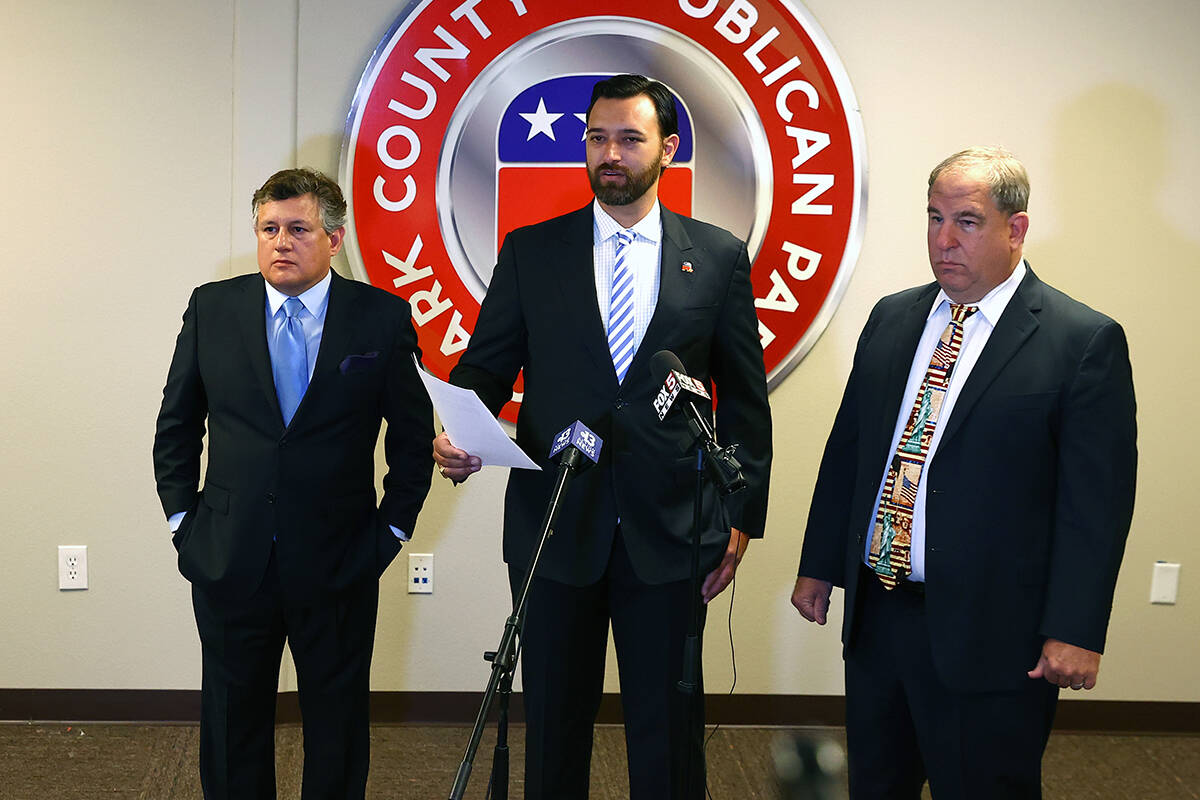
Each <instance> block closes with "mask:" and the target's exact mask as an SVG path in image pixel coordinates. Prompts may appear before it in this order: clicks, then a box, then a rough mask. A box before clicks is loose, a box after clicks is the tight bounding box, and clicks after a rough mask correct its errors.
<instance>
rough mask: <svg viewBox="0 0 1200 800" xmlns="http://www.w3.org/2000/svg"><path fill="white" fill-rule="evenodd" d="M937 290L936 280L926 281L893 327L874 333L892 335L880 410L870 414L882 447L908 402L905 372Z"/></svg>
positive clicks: (909, 402)
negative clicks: (930, 282)
mask: <svg viewBox="0 0 1200 800" xmlns="http://www.w3.org/2000/svg"><path fill="white" fill-rule="evenodd" d="M937 291H938V286H937V284H936V283H935V284H930V286H929V287H928V289H927V291H924V292H921V293H920V294H918V295H917V299H916V300H914V301H913V303H912V305H910V306H909V307H908V308H907V309H905V310H904V312H903V314H902V316H901V318H900V321H899V324H898V325H897V326H896V329H895V330H893V331H880V332H879V333H878V334H877V335H882V336H890V337H892V347H891V354H890V356H889V357H888V360H887V367H886V378H885V380H884V383H883V386H884V391H883V393H882V396H881V398H880V401H881V403H882V406H881V408H882V411H881V413H879V414H875V415H873V416H874V418H875V419H877V420H878V425H879V430H878V436H879V437H880V438H881V439H882V441H883V442H884V447H887V445H888V444H890V443H891V441H892V435H893V434H894V433H895V430H896V419H897V417H898V416H899V415H900V407H901V404H908V405H911V404H912V401H913V398H911V397H905V396H904V390H905V389H906V388H907V387H908V374H909V372H910V370H911V369H912V362H913V358H914V356H915V355H916V352H917V345H918V344H919V343H920V341H921V334H922V333H923V332H924V331H925V323H926V322H928V320H929V310H930V306H931V305H932V303H933V297H934V295H936V294H937Z"/></svg>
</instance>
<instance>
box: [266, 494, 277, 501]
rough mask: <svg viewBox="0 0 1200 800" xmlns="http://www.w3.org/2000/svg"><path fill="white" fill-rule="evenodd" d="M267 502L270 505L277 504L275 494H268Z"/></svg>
mask: <svg viewBox="0 0 1200 800" xmlns="http://www.w3.org/2000/svg"><path fill="white" fill-rule="evenodd" d="M267 502H268V503H274V502H275V493H274V492H267Z"/></svg>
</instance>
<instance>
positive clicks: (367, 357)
mask: <svg viewBox="0 0 1200 800" xmlns="http://www.w3.org/2000/svg"><path fill="white" fill-rule="evenodd" d="M378 357H379V352H378V351H377V350H372V351H371V352H369V353H363V354H362V355H361V356H346V357H345V358H343V359H342V363H341V364H338V372H340V373H342V374H343V375H349V374H350V373H351V372H361V371H362V370H364V369H370V368H371V367H372V366H373V365H374V364H375V359H376V358H378Z"/></svg>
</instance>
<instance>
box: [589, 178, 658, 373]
mask: <svg viewBox="0 0 1200 800" xmlns="http://www.w3.org/2000/svg"><path fill="white" fill-rule="evenodd" d="M622 230H625V228H624V227H623V226H622V225H621V223H619V222H617V221H616V220H615V219H613V218H612V217H610V216H609V215H608V212H607V211H605V210H604V209H603V208H602V207H601V206H600V201H599V200H594V201H592V265H593V267H594V268H595V272H596V302H597V304H598V305H599V306H600V321H601V322H602V323H603V325H604V329H605V330H608V312H609V305H610V304H611V302H612V280H613V269H614V267H616V264H617V234H618V233H620V232H621V231H622ZM628 230H629V232H630V233H632V234H633V242H632V243H631V244H630V245H629V249H628V252H627V253H626V254H625V262H626V264H628V265H629V267H630V269H631V270H632V272H633V352H634V353H637V350H638V348H639V347H641V345H642V338H643V337H644V336H645V335H646V328H648V327H650V318H651V317H653V316H654V308H655V306H656V305H658V286H659V264H660V263H661V262H662V213H661V211H660V210H659V205H658V200H657V199H655V201H654V205H653V206H651V207H650V212H649V213H648V214H646V216H644V217H642V218H641V219H640V220H638V222H637V223H636V224H635V225H634V226H633V227H632V228H629V229H628Z"/></svg>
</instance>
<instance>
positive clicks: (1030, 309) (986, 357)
mask: <svg viewBox="0 0 1200 800" xmlns="http://www.w3.org/2000/svg"><path fill="white" fill-rule="evenodd" d="M1027 269H1028V270H1029V271H1028V274H1027V275H1026V276H1025V278H1024V280H1022V281H1021V285H1020V286H1018V287H1017V291H1016V294H1014V295H1013V297H1012V299H1011V300H1010V301H1009V302H1008V306H1007V307H1006V308H1005V309H1004V313H1002V314H1001V315H1000V319H999V320H998V321H997V322H996V328H995V329H994V330H993V331H992V335H991V336H989V337H988V340H987V344H986V345H984V348H983V352H982V353H980V354H979V360H978V361H976V362H975V366H974V367H972V368H971V374H970V376H969V377H968V378H967V382H966V383H965V384H963V388H962V392H961V393H960V394H959V395H958V399H957V400H955V401H954V410H953V411H951V412H950V419H949V420H947V422H946V430H945V431H943V433H942V444H943V445H944V444H945V443H946V442H947V441H949V440H950V438H951V437H952V436H954V434H955V432H956V431H958V429H959V428H961V427H962V425H963V421H964V420H966V419H967V418H968V417H969V416H970V414H971V409H972V407H974V405H975V403H977V402H978V401H979V398H980V397H982V396H983V393H984V391H985V390H986V389H987V387H988V386H989V385H991V383H992V381H994V380H995V379H996V376H997V375H999V374H1000V371H1001V370H1002V369H1004V365H1005V364H1007V363H1008V362H1009V361H1010V360H1011V359H1012V357H1013V356H1014V355H1016V353H1017V351H1018V350H1020V349H1021V347H1022V346H1023V345H1024V344H1025V341H1026V340H1027V339H1028V338H1029V337H1030V336H1032V335H1033V332H1034V331H1036V330H1037V328H1038V320H1037V312H1038V311H1040V310H1041V308H1042V289H1041V281H1039V280H1038V278H1037V276H1035V275H1034V274H1033V270H1032V269H1029V268H1028V267H1027Z"/></svg>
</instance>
